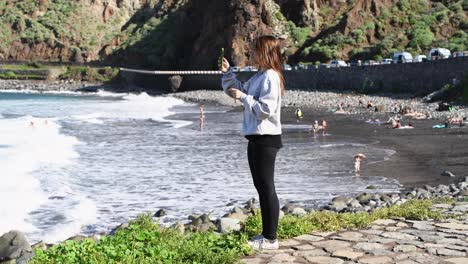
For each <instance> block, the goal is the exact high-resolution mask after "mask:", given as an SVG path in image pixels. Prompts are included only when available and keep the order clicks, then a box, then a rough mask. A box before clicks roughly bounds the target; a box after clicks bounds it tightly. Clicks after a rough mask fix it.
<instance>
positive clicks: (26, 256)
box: [16, 252, 34, 264]
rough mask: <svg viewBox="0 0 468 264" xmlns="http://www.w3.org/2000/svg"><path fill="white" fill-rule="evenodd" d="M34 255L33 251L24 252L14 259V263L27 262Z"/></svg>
mask: <svg viewBox="0 0 468 264" xmlns="http://www.w3.org/2000/svg"><path fill="white" fill-rule="evenodd" d="M32 257H34V253H33V252H26V253H24V254H23V255H21V257H19V258H17V259H16V264H28V262H29V260H30V259H31V258H32Z"/></svg>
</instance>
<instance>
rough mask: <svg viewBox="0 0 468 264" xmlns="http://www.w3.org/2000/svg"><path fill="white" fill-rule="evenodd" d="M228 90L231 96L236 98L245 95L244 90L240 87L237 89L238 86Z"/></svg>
mask: <svg viewBox="0 0 468 264" xmlns="http://www.w3.org/2000/svg"><path fill="white" fill-rule="evenodd" d="M228 92H229V94H230V95H231V97H232V98H234V99H240V98H241V96H242V95H244V93H243V92H241V91H240V90H239V89H236V88H229V90H228Z"/></svg>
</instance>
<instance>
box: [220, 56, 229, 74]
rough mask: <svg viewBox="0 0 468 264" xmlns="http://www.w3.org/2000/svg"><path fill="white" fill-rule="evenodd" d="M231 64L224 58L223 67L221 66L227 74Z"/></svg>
mask: <svg viewBox="0 0 468 264" xmlns="http://www.w3.org/2000/svg"><path fill="white" fill-rule="evenodd" d="M229 67H230V66H229V62H228V60H226V58H223V65H222V66H221V71H222V72H227V71H228V70H229Z"/></svg>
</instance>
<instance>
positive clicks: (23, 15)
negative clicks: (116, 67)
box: [0, 0, 468, 69]
mask: <svg viewBox="0 0 468 264" xmlns="http://www.w3.org/2000/svg"><path fill="white" fill-rule="evenodd" d="M467 10H468V2H467V1H466V0H458V1H438V0H418V1H410V0H196V1H193V0H79V1H67V0H53V1H51V0H39V1H35V0H19V1H18V0H6V1H0V26H1V29H0V59H14V60H31V59H37V60H55V61H57V60H62V61H69V60H70V61H77V62H83V61H86V62H89V61H96V60H100V61H104V62H106V63H112V64H120V65H126V66H135V67H148V68H159V69H176V68H177V69H194V68H198V69H200V68H204V69H213V68H214V67H215V65H216V60H217V57H218V56H219V53H220V49H221V48H223V47H224V48H225V50H226V52H225V55H226V56H227V57H228V58H229V59H230V60H231V62H232V63H233V64H236V65H246V64H248V63H249V49H250V46H249V45H250V43H252V40H253V39H255V38H256V37H257V36H259V35H263V34H275V35H278V36H281V37H283V38H284V39H285V41H284V45H285V47H286V53H287V55H289V60H290V61H291V62H299V61H309V62H315V61H327V60H330V59H333V58H341V59H356V58H359V59H372V58H379V57H380V58H381V57H384V56H388V55H389V54H391V53H392V52H394V51H397V50H403V49H406V50H409V51H411V52H413V53H425V52H426V51H427V50H428V49H429V48H431V46H440V47H448V48H451V49H452V50H463V49H468V34H467V29H468V23H467V19H466V18H467V17H466V16H467Z"/></svg>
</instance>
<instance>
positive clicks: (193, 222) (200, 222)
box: [191, 218, 203, 227]
mask: <svg viewBox="0 0 468 264" xmlns="http://www.w3.org/2000/svg"><path fill="white" fill-rule="evenodd" d="M202 224H203V220H202V219H201V218H197V219H194V220H193V221H192V223H191V225H192V226H195V227H199V226H201V225H202Z"/></svg>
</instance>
